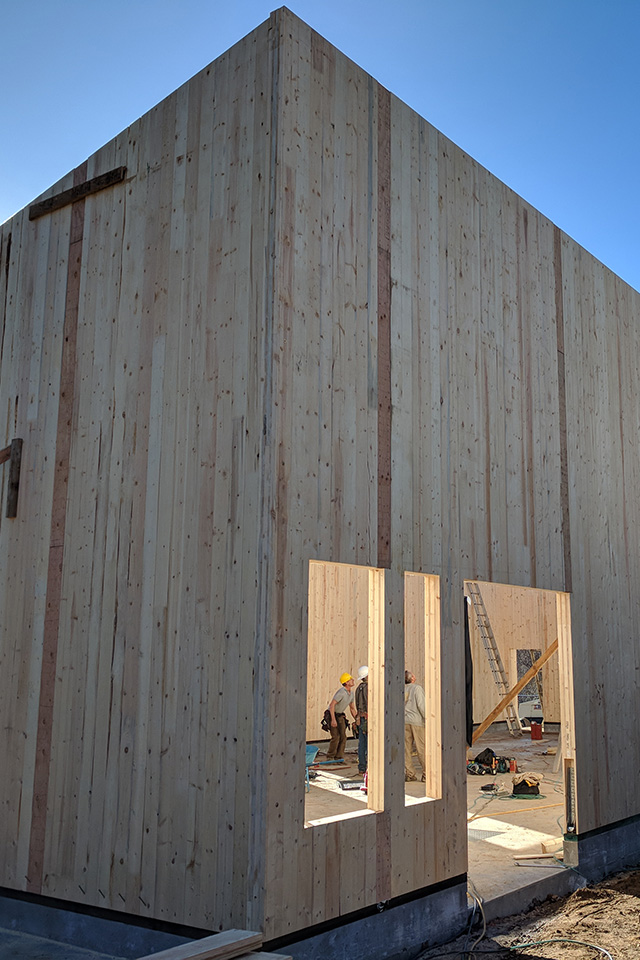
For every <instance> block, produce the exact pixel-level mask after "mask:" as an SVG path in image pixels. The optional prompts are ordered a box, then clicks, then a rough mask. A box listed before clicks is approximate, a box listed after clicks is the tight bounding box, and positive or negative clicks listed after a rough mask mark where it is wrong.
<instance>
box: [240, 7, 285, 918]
mask: <svg viewBox="0 0 640 960" xmlns="http://www.w3.org/2000/svg"><path fill="white" fill-rule="evenodd" d="M270 30H272V31H273V33H272V39H271V40H270V43H271V50H272V62H271V120H270V137H271V142H270V147H269V169H268V174H269V191H268V197H267V202H268V205H269V208H268V232H267V249H266V253H265V255H266V265H265V266H266V278H265V288H266V289H265V314H264V348H263V351H264V352H263V358H262V359H263V364H264V386H263V390H262V418H263V419H262V435H261V440H260V498H259V503H260V533H259V545H258V590H257V618H258V622H257V625H256V627H257V629H256V632H255V645H254V660H253V663H254V689H253V716H254V719H255V722H254V724H253V731H254V754H253V755H254V757H256V758H259V760H258V762H257V763H256V764H254V766H253V772H254V784H253V797H254V802H253V817H252V820H251V828H250V833H249V851H248V852H249V870H248V890H247V893H248V902H247V911H246V912H247V922H248V923H249V924H250V925H251V924H252V925H253V926H254V927H256V929H258V928H259V929H263V926H264V907H265V903H264V890H265V886H264V884H265V868H266V864H265V859H266V858H265V842H266V835H265V823H266V767H265V764H266V759H265V758H266V756H267V751H266V733H267V715H268V710H269V704H268V692H269V682H268V680H269V669H268V667H269V665H268V663H267V657H268V650H269V644H268V638H269V630H270V623H271V575H272V574H271V571H272V563H271V550H272V532H273V521H272V511H271V507H270V506H269V507H268V508H267V507H266V506H265V497H267V496H268V494H269V484H270V482H271V477H272V476H273V471H274V459H275V458H274V451H273V423H272V414H273V405H272V399H273V324H274V311H275V282H274V276H275V269H276V263H277V232H276V230H277V222H276V208H277V195H278V135H279V124H280V69H281V64H280V45H281V42H282V16H281V10H276V11H274V12H273V13H272V14H271V26H270Z"/></svg>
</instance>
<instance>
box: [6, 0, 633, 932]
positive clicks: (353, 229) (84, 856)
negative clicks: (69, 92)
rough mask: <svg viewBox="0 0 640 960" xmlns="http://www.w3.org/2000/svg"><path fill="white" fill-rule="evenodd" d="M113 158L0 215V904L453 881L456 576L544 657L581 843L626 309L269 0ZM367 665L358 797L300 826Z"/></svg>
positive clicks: (610, 625)
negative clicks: (56, 206)
mask: <svg viewBox="0 0 640 960" xmlns="http://www.w3.org/2000/svg"><path fill="white" fill-rule="evenodd" d="M118 167H126V168H127V180H126V183H125V182H123V183H122V185H121V187H120V186H119V187H118V188H116V189H113V190H105V191H101V192H99V193H96V194H93V195H91V196H87V197H86V198H85V199H84V200H82V201H81V202H79V203H78V204H76V205H74V207H73V209H72V208H71V207H64V208H62V209H60V210H56V211H53V212H51V213H50V214H49V215H47V216H46V217H42V218H39V219H38V220H36V221H29V219H28V211H22V212H21V213H20V214H18V215H17V216H16V217H14V218H12V220H11V221H9V222H8V223H7V224H3V225H2V226H1V227H0V309H1V310H2V314H1V316H2V327H1V335H0V436H1V437H2V444H3V447H4V445H5V444H6V443H8V442H9V441H10V439H11V437H14V436H20V437H22V438H24V449H23V463H22V472H21V479H20V509H19V512H18V516H17V517H16V518H15V520H11V521H7V520H6V518H4V517H1V518H0V609H2V611H3V616H2V618H1V619H0V683H1V684H2V691H1V692H2V696H0V730H1V731H2V756H3V763H4V770H3V774H4V775H3V778H2V779H1V780H0V806H1V809H2V816H1V817H0V846H1V848H2V850H3V851H4V859H3V862H2V865H1V866H0V885H2V886H4V887H8V888H10V889H16V890H25V889H27V887H28V886H30V888H31V889H33V890H38V891H40V892H41V893H42V894H44V895H45V896H51V897H56V898H61V899H67V900H70V901H73V902H75V903H79V904H82V905H85V906H89V907H105V908H108V909H111V910H120V911H122V912H126V913H128V914H131V915H136V916H143V917H150V918H155V919H158V920H166V921H171V922H178V923H182V924H186V925H191V926H195V927H199V928H202V929H207V930H211V931H215V930H220V929H225V928H229V927H237V928H243V929H251V930H259V931H260V932H261V933H262V934H263V935H264V936H265V938H267V937H269V938H270V937H279V936H285V935H286V934H288V933H291V932H294V931H297V930H300V929H302V928H305V927H308V926H310V925H313V924H317V923H320V922H324V921H327V920H331V919H335V918H338V917H346V916H348V915H349V914H351V913H353V912H354V911H357V910H360V909H361V908H364V907H370V906H371V905H373V904H376V903H378V902H380V901H381V900H385V899H388V898H393V897H395V896H400V895H403V894H406V893H410V892H412V891H415V890H422V889H424V888H425V887H428V886H429V885H430V884H435V883H440V882H445V881H448V880H450V879H452V878H455V877H459V876H461V875H462V874H464V872H465V870H466V865H467V851H466V810H465V794H464V782H465V778H464V755H465V751H464V736H465V720H464V670H463V663H464V643H463V613H464V608H463V604H464V581H465V579H467V580H468V579H477V580H482V581H483V583H489V582H491V583H492V584H494V585H496V589H497V585H503V587H504V588H505V589H508V590H509V591H510V593H509V595H508V597H509V598H508V599H507V600H504V599H503V600H496V602H495V604H494V606H495V611H494V614H493V616H495V618H496V623H500V624H501V626H500V630H499V632H501V633H503V634H504V635H505V637H507V627H506V624H507V619H508V618H507V617H506V612H508V613H509V617H510V620H509V622H510V623H511V626H510V627H509V630H510V631H511V632H510V633H509V635H508V637H507V640H506V642H507V646H508V647H509V649H515V648H519V646H520V645H522V646H523V647H526V648H529V647H530V640H531V635H532V633H536V636H537V637H539V638H540V642H539V643H538V644H537V645H536V647H535V649H543V648H545V646H547V645H548V643H549V642H553V640H554V639H555V636H552V634H553V633H554V629H555V631H557V635H558V638H559V659H558V670H557V680H556V679H553V677H552V675H551V674H547V676H549V677H550V678H551V679H549V681H548V687H549V689H552V688H553V689H554V690H555V689H557V691H558V693H557V703H558V704H559V705H558V707H557V709H558V710H559V715H560V719H561V723H562V738H563V752H564V754H565V757H566V760H567V762H568V763H570V765H571V767H572V769H573V770H574V771H575V776H576V787H577V809H578V827H579V830H581V831H586V830H591V829H596V828H598V827H601V826H604V825H606V824H608V823H611V822H615V821H616V820H621V819H625V818H627V817H631V816H635V815H636V814H637V813H638V809H637V798H636V797H635V791H634V788H633V778H629V777H628V776H623V775H622V773H621V772H622V771H624V770H628V769H629V766H630V765H631V766H632V767H633V769H635V768H637V766H638V765H640V755H638V750H639V749H640V748H639V747H638V746H637V742H636V740H637V738H636V737H635V730H636V727H637V719H638V718H637V711H638V707H637V704H638V702H640V699H639V697H638V692H639V689H638V688H639V684H640V681H639V680H638V677H640V653H639V652H638V645H637V643H636V642H635V637H636V625H637V623H638V620H639V618H640V609H638V605H639V601H638V598H637V593H636V591H635V589H634V585H635V583H637V582H638V580H639V579H640V558H639V557H638V554H637V551H636V550H635V548H634V541H633V536H632V531H633V530H634V529H635V527H636V526H637V522H638V519H639V518H638V510H639V508H638V505H637V497H636V496H635V491H636V490H637V488H638V484H639V483H640V452H639V447H638V441H637V433H638V430H637V425H638V422H639V421H640V400H639V399H638V398H639V397H640V385H639V383H638V371H637V364H636V361H635V358H637V356H638V352H639V349H640V343H638V337H639V336H640V335H639V333H638V331H639V330H640V324H639V323H638V319H639V317H640V298H639V295H638V294H637V293H636V292H635V291H633V290H631V289H630V288H629V287H627V286H626V285H625V284H624V283H622V281H620V280H619V279H618V278H616V277H614V276H613V275H612V274H611V273H610V272H609V271H608V270H606V268H605V267H603V266H602V265H601V264H598V263H597V262H596V261H595V260H594V259H593V258H592V257H590V256H589V255H588V254H587V253H586V252H585V251H583V250H581V248H579V247H578V246H577V245H576V244H575V243H574V242H573V241H571V240H570V239H569V238H567V237H566V236H564V235H563V234H561V233H560V232H559V231H558V230H557V229H556V228H555V227H554V226H553V225H552V224H551V223H550V222H549V221H548V220H546V219H545V218H544V217H543V216H542V215H541V214H539V213H538V212H537V211H535V210H534V209H533V208H532V207H530V206H529V205H528V204H527V203H525V202H524V201H523V200H521V199H520V198H519V197H517V196H516V195H515V194H513V193H512V192H511V191H510V190H509V189H508V188H507V187H506V186H505V185H504V184H502V183H500V182H499V181H498V180H496V179H495V178H494V177H492V176H491V175H490V174H489V173H488V172H487V171H486V170H484V169H483V168H482V167H480V166H479V165H478V164H477V163H475V162H474V161H472V160H471V159H470V158H469V157H468V156H466V155H465V154H464V152H463V151H461V150H460V149H459V148H458V147H456V146H455V145H454V144H452V143H451V142H450V141H448V140H447V139H446V137H444V136H443V135H442V134H440V133H439V132H438V131H437V130H435V129H434V128H433V127H432V126H431V125H430V124H429V123H428V122H427V121H426V120H423V119H421V118H420V117H418V116H417V115H416V114H415V113H414V112H412V111H411V110H410V109H409V108H408V107H407V106H406V105H405V104H402V103H401V102H400V101H399V100H397V98H395V97H394V96H393V95H392V94H390V93H389V92H388V91H386V90H384V88H382V87H380V86H379V85H378V84H377V83H376V82H375V81H374V80H373V78H371V77H369V76H368V75H366V74H365V73H364V72H363V71H362V70H360V69H359V68H358V67H357V66H356V65H355V64H353V63H352V62H351V61H349V60H348V59H347V58H346V57H344V56H343V55H341V54H340V53H339V52H338V51H337V50H335V48H334V47H332V46H331V45H330V44H328V43H327V42H326V41H324V40H323V39H322V38H321V37H318V36H317V35H316V34H314V33H313V31H311V30H310V29H309V28H308V27H307V26H306V25H305V24H303V23H302V22H301V21H299V20H298V19H297V18H295V17H294V16H293V14H291V13H290V12H288V11H286V10H284V9H283V10H279V11H276V13H274V14H273V15H272V16H271V18H270V19H269V20H268V21H267V22H265V23H264V24H263V25H262V26H260V27H258V29H257V30H256V31H254V32H253V33H251V34H249V36H247V37H246V38H245V39H244V40H242V41H241V42H240V43H239V44H237V45H236V46H234V47H233V48H232V49H231V50H230V51H228V52H227V53H226V54H225V55H223V56H222V57H220V58H219V59H218V60H216V61H215V63H213V64H211V65H210V66H209V67H206V68H205V69H204V70H203V71H201V72H200V73H199V74H197V76H195V77H194V78H193V79H192V80H190V81H189V82H188V83H186V84H185V85H184V86H182V87H181V88H180V89H179V90H177V91H176V92H175V93H174V94H172V95H171V96H170V97H168V98H167V99H166V100H164V101H162V103H160V104H158V105H157V106H156V107H154V108H153V110H151V111H149V113H147V114H145V116H143V117H142V118H141V119H140V120H138V121H136V122H135V123H134V124H132V125H131V127H129V128H128V129H127V130H126V131H124V132H123V133H122V134H120V135H119V136H118V137H116V138H115V139H114V140H113V141H111V143H109V144H107V145H106V146H105V147H103V148H102V149H101V150H99V151H98V152H97V153H96V154H95V155H94V156H92V157H90V158H89V159H88V161H87V163H86V173H84V174H83V178H84V179H85V180H86V179H91V178H92V177H95V176H98V175H99V174H100V173H101V172H102V171H104V170H113V169H116V168H118ZM72 186H73V175H72V174H71V175H69V176H68V177H65V178H63V179H62V180H61V181H60V182H59V183H58V184H55V185H53V186H52V187H51V190H50V191H47V194H48V195H49V196H50V197H52V196H55V195H58V194H60V193H63V192H64V191H66V190H69V189H70V188H72ZM41 199H43V200H44V199H46V196H45V197H43V198H41ZM80 237H81V251H80V250H79V249H76V248H78V244H79V242H80V241H79V238H80ZM72 248H73V249H72ZM77 253H81V255H80V256H79V258H78V257H76V256H75V254H77ZM71 295H73V297H72V299H73V303H75V304H76V306H77V317H76V320H77V323H76V325H75V334H74V335H75V341H74V344H72V342H71V340H70V339H67V333H68V332H69V331H68V330H67V331H66V332H65V320H66V318H68V316H69V309H70V304H71V301H70V299H69V298H70V297H71ZM74 309H75V308H74ZM72 351H73V353H72ZM72 356H73V361H72V362H71V360H70V357H72ZM70 384H72V385H73V391H72V394H70V393H69V392H68V391H69V385H70ZM63 393H64V394H65V396H64V398H63V397H62V394H63ZM71 396H72V398H73V399H72V401H71V400H70V397H71ZM59 425H60V429H59ZM6 482H7V481H6V470H5V471H2V476H1V477H0V484H2V489H1V490H0V494H2V496H3V497H4V496H5V495H6V489H5V487H6ZM23 505H28V509H26V510H23V509H22V506H23ZM407 574H408V575H409V576H408V577H407V576H406V575H407ZM414 578H415V579H414ZM532 587H535V588H537V590H540V591H542V592H541V593H540V594H538V593H537V592H534V591H531V592H530V593H527V591H530V589H531V588H532ZM569 589H571V596H570V597H569V595H568V593H567V592H566V591H568V590H569ZM525 594H526V596H525ZM345 596H347V597H348V599H347V600H346V601H345V600H344V599H343V598H344V597H345ZM505 596H506V595H505ZM500 604H502V608H503V610H502V613H501V612H500V609H499V608H500ZM514 610H519V611H520V613H521V618H520V620H519V621H518V622H516V620H514ZM503 614H504V616H503ZM552 624H555V628H554V627H553V626H552ZM503 627H504V629H503ZM525 635H526V643H522V639H523V637H524V636H525ZM365 662H368V665H369V668H370V677H371V680H370V683H371V694H370V696H371V704H372V711H373V713H374V714H375V719H374V721H373V726H372V733H371V745H370V751H371V754H370V762H371V769H372V776H373V782H372V788H371V795H370V805H369V808H368V809H363V812H362V815H359V816H357V817H354V818H351V819H349V820H345V821H337V822H332V823H324V824H321V825H318V826H317V827H312V828H307V829H305V827H304V804H305V790H304V763H303V749H304V744H305V741H306V739H307V738H308V737H309V736H310V734H312V735H313V732H314V727H315V726H316V724H317V722H318V721H319V716H320V714H321V711H322V709H323V708H324V706H325V705H326V701H327V698H328V697H329V696H330V695H331V694H332V693H333V692H334V689H335V688H334V684H335V681H336V679H338V678H339V675H340V673H341V672H342V670H343V669H348V670H350V671H351V672H354V671H355V670H357V667H358V666H359V665H360V664H361V663H365ZM405 664H406V665H408V666H409V667H410V668H411V669H412V670H413V671H414V672H416V673H420V674H421V677H420V679H422V680H423V681H424V684H425V688H426V689H427V691H428V702H429V709H430V715H429V728H428V729H429V739H430V743H431V747H430V752H431V759H432V764H431V766H432V769H431V770H430V773H429V776H430V779H429V781H428V784H427V791H428V793H429V795H430V796H432V797H433V799H432V800H426V799H425V801H424V802H423V803H420V804H415V805H412V806H405V798H404V780H403V763H402V737H403V726H404V711H403V702H402V690H403V683H402V678H403V671H404V669H405ZM545 669H546V668H545ZM549 669H551V668H549ZM332 677H333V678H334V679H331V678H332ZM43 680H44V682H42V681H43ZM556 684H557V686H556ZM332 688H333V689H332ZM554 696H556V694H554ZM578 717H579V718H580V723H579V724H578V723H577V721H576V718H578ZM42 720H45V721H46V722H44V723H42V722H40V721H42ZM39 727H40V728H41V732H40V734H39V733H38V731H39ZM316 732H317V727H316ZM38 736H40V740H38ZM98 839H99V842H98ZM336 877H339V878H340V880H341V882H340V884H338V883H337V882H336Z"/></svg>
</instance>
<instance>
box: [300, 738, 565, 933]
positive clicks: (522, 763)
mask: <svg viewBox="0 0 640 960" xmlns="http://www.w3.org/2000/svg"><path fill="white" fill-rule="evenodd" d="M324 746H325V744H320V747H321V750H322V748H323V747H324ZM485 747H491V749H492V750H493V751H494V753H495V754H496V755H497V756H499V757H514V758H515V759H516V762H517V764H518V770H519V771H520V772H525V771H526V772H532V773H536V774H538V775H539V776H541V777H542V780H541V782H540V785H539V790H540V796H539V797H536V798H534V799H524V798H523V799H520V798H514V797H512V795H511V794H512V789H513V784H512V777H513V774H512V773H504V774H497V775H496V776H495V777H488V776H473V775H468V776H467V819H468V827H467V830H468V841H469V848H468V849H469V869H468V877H469V889H470V891H472V892H473V893H475V894H476V896H478V897H480V899H481V900H482V901H483V902H484V903H488V902H491V901H495V902H496V905H495V909H496V910H498V912H499V913H500V914H502V913H503V912H504V910H505V909H508V904H509V903H513V904H514V906H515V909H516V911H517V910H518V909H524V906H521V903H522V902H523V901H525V900H526V899H527V898H526V895H525V894H524V893H523V896H521V897H520V898H518V897H517V896H515V892H516V891H524V890H525V888H527V887H531V888H532V890H533V887H535V888H536V889H538V890H540V891H543V890H544V889H546V888H548V889H549V892H555V889H554V884H555V888H556V889H557V891H558V892H561V893H564V892H565V887H566V888H567V889H568V887H567V884H569V886H570V885H571V883H573V886H574V887H575V883H576V879H575V878H571V882H569V880H568V879H567V878H566V877H565V876H562V875H565V874H566V873H567V868H566V867H564V866H563V865H562V864H561V863H558V862H556V861H555V860H553V859H550V858H548V857H546V858H542V857H541V859H536V860H531V859H518V857H523V856H525V855H529V856H532V855H541V854H542V847H541V844H542V843H543V842H544V843H549V842H551V841H552V840H554V839H557V838H560V837H562V835H563V833H564V784H563V775H562V765H561V764H559V765H558V767H559V769H558V771H557V772H555V771H554V767H555V766H556V754H555V751H556V750H557V747H558V728H557V726H553V727H552V726H551V725H546V727H545V729H544V730H543V734H542V740H532V739H531V735H530V732H529V731H528V730H527V731H526V732H524V733H523V735H522V736H521V737H512V736H511V735H510V734H509V732H508V731H507V730H506V727H505V725H504V724H500V723H495V724H493V725H492V726H491V727H490V728H489V730H488V731H487V732H486V733H485V734H484V735H483V736H482V737H480V739H479V740H478V741H477V743H475V744H474V746H473V747H472V748H470V749H469V751H468V757H469V759H473V758H474V757H475V756H477V755H478V754H479V753H480V752H481V751H482V750H483V749H485ZM548 751H551V752H548ZM318 759H319V760H324V759H325V756H324V754H323V753H319V754H318ZM416 772H417V773H418V771H416ZM313 774H315V778H314V779H313V780H311V785H310V790H309V792H308V793H307V794H306V804H305V823H306V824H307V825H309V826H312V825H313V824H314V823H316V822H318V821H322V820H326V819H328V818H341V817H345V816H354V815H355V816H357V815H359V814H362V813H364V812H365V811H366V809H367V797H366V795H365V794H364V793H362V792H361V791H360V790H359V789H358V790H343V789H342V788H341V786H340V784H341V783H342V782H346V783H355V782H358V783H359V782H360V781H361V779H362V777H361V776H360V775H359V774H358V765H357V741H355V740H348V741H347V750H346V752H345V763H343V764H335V765H329V764H320V765H319V766H317V767H315V768H313V769H312V775H313ZM489 783H495V785H496V792H495V793H487V792H486V791H483V790H482V789H481V787H483V786H486V785H487V784H489ZM424 795H425V794H424V785H423V784H422V783H420V782H419V781H417V782H411V783H405V796H406V802H407V803H411V802H416V801H417V800H418V799H419V798H423V797H424ZM558 846H559V848H561V843H559V844H558ZM554 877H556V878H557V882H556V881H555V880H553V878H554ZM550 881H551V882H550ZM572 888H573V887H572ZM541 895H546V894H541ZM498 901H500V902H501V905H500V906H499V904H498ZM489 912H491V910H490V911H489ZM494 915H497V914H494Z"/></svg>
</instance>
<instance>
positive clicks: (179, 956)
mask: <svg viewBox="0 0 640 960" xmlns="http://www.w3.org/2000/svg"><path fill="white" fill-rule="evenodd" d="M262 940H263V937H262V934H261V933H254V932H253V931H251V930H224V931H223V932H222V933H215V934H214V935H213V936H211V937H204V938H203V939H202V940H192V941H191V942H190V943H181V944H179V945H178V946H177V947H169V949H168V950H161V951H160V952H159V953H149V954H147V956H145V957H141V958H140V960H233V958H234V957H242V956H244V955H245V954H247V953H250V952H251V951H252V950H255V949H259V948H260V947H261V946H262Z"/></svg>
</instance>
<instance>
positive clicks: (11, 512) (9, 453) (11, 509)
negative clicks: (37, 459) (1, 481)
mask: <svg viewBox="0 0 640 960" xmlns="http://www.w3.org/2000/svg"><path fill="white" fill-rule="evenodd" d="M7 461H8V462H9V486H8V490H7V517H8V518H9V519H10V520H13V519H14V518H15V516H16V515H17V513H18V490H19V488H20V466H21V464H22V440H20V439H19V438H17V439H16V440H12V441H11V443H10V444H9V446H8V447H4V448H3V449H2V450H0V465H1V464H3V463H7Z"/></svg>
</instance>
